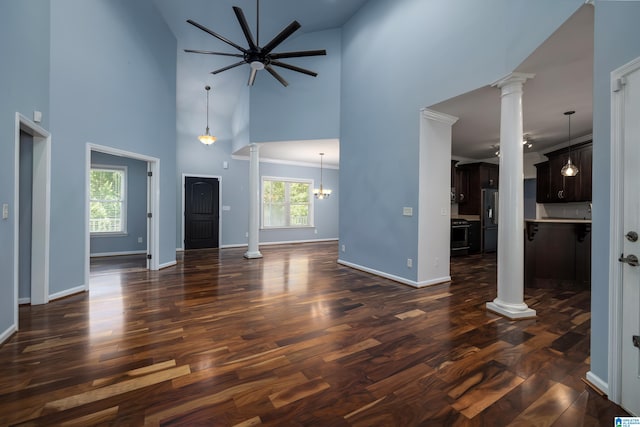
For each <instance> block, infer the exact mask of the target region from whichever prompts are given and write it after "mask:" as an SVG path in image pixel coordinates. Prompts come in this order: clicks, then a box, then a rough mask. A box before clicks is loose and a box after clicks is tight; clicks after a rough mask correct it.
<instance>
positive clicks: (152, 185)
mask: <svg viewBox="0 0 640 427" xmlns="http://www.w3.org/2000/svg"><path fill="white" fill-rule="evenodd" d="M92 153H96V155H98V154H102V155H110V156H117V157H121V158H126V159H131V160H138V161H142V162H145V163H146V174H147V179H146V217H147V219H146V245H145V246H144V247H143V251H144V252H145V253H146V258H147V259H146V268H147V269H148V270H158V269H159V261H158V258H159V248H160V245H159V234H160V227H159V221H158V213H159V211H160V202H159V199H160V186H159V182H160V177H159V175H160V159H157V158H155V157H149V156H145V155H142V154H138V153H133V152H129V151H124V150H120V149H116V148H112V147H107V146H102V145H96V144H91V143H88V144H87V148H86V165H85V168H86V175H85V176H86V182H87V186H86V195H85V209H86V214H85V221H86V224H85V252H86V256H85V290H88V289H89V282H90V266H91V262H90V259H91V232H90V221H91V212H90V203H91V195H90V191H89V190H90V189H89V177H90V176H91V167H92V161H91V158H92ZM138 234H141V233H138ZM134 237H135V238H136V239H140V237H142V236H137V235H136V236H134ZM142 243H143V244H144V239H143V242H142Z"/></svg>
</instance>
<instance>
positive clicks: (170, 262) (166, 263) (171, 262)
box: [158, 260, 178, 270]
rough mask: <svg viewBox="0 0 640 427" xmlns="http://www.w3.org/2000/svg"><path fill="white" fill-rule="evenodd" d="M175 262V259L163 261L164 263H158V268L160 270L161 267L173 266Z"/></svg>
mask: <svg viewBox="0 0 640 427" xmlns="http://www.w3.org/2000/svg"><path fill="white" fill-rule="evenodd" d="M176 264H178V262H177V261H176V260H173V261H169V262H165V263H164V264H160V265H159V266H158V270H162V269H163V268H168V267H173V266H174V265H176Z"/></svg>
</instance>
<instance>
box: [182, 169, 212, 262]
mask: <svg viewBox="0 0 640 427" xmlns="http://www.w3.org/2000/svg"><path fill="white" fill-rule="evenodd" d="M187 177H189V178H215V179H217V180H218V207H219V209H220V210H219V211H218V248H220V241H221V240H222V176H220V175H204V174H201V173H183V174H182V215H181V221H182V238H181V239H180V242H181V243H180V249H181V250H183V251H184V236H185V233H184V228H185V222H186V221H185V220H184V209H185V203H184V196H185V189H184V186H185V184H186V181H187Z"/></svg>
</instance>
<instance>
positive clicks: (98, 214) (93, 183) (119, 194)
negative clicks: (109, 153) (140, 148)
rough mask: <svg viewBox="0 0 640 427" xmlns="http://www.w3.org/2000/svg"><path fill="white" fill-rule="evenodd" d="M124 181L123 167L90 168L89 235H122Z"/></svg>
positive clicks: (125, 219) (124, 211)
mask: <svg viewBox="0 0 640 427" xmlns="http://www.w3.org/2000/svg"><path fill="white" fill-rule="evenodd" d="M126 182H127V167H126V166H98V165H93V166H91V174H90V179H89V204H90V206H89V232H90V233H91V234H92V235H100V234H126V232H127V191H126V188H127V186H126Z"/></svg>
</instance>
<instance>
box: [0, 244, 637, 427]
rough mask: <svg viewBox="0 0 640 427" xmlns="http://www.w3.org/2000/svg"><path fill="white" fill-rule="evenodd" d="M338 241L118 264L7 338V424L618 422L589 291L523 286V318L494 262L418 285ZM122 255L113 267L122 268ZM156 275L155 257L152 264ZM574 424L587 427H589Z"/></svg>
mask: <svg viewBox="0 0 640 427" xmlns="http://www.w3.org/2000/svg"><path fill="white" fill-rule="evenodd" d="M337 249H338V248H337V244H336V243H335V242H326V243H312V244H299V245H282V246H269V247H264V248H261V250H262V253H263V255H264V258H262V259H259V260H246V259H244V258H243V256H242V255H243V249H241V248H240V249H216V250H196V251H186V252H181V253H179V254H178V261H179V262H178V264H177V265H175V266H173V267H170V268H166V269H163V270H161V271H157V272H149V271H146V270H145V269H144V268H140V266H137V265H136V264H135V260H131V261H127V259H126V257H125V258H122V259H117V260H115V262H116V265H110V264H109V263H108V262H107V261H108V260H105V259H101V260H100V265H99V266H98V267H97V268H95V269H93V270H92V273H91V283H90V288H91V289H90V291H89V292H83V293H80V294H77V295H72V296H70V297H67V298H63V299H60V300H56V301H53V302H51V303H50V304H47V305H44V306H29V305H23V306H21V307H20V310H19V315H20V331H19V332H17V333H16V334H14V335H13V336H12V337H11V338H10V339H9V340H8V341H7V342H5V343H4V344H3V345H2V346H0V425H64V424H65V423H67V424H68V425H95V424H103V425H145V424H146V425H240V426H253V425H265V426H282V425H300V426H302V425H331V426H360V425H362V426H372V425H402V426H420V425H428V426H504V425H509V424H513V425H535V426H538V425H553V426H561V425H581V424H580V423H582V424H584V425H610V424H611V420H612V419H613V417H614V416H615V415H627V414H626V413H625V412H624V411H623V410H622V409H621V408H620V407H618V406H617V405H614V404H612V403H611V402H609V401H608V400H606V398H604V397H602V396H599V395H598V394H596V393H595V392H593V391H592V390H591V389H590V388H589V387H588V386H586V385H585V383H584V382H583V379H584V376H585V374H586V372H587V371H588V369H589V349H590V343H589V334H590V322H591V318H590V312H589V306H590V293H589V291H584V290H562V289H560V290H554V289H533V288H531V289H526V290H525V292H526V293H525V298H526V302H527V304H529V305H530V306H531V307H532V308H534V309H535V310H536V311H537V313H538V316H537V317H536V318H535V319H532V320H523V321H518V322H514V321H509V320H507V319H504V318H502V317H500V316H497V315H495V314H493V313H489V312H487V311H486V309H485V303H486V302H487V301H491V300H493V299H494V298H495V292H496V283H495V280H496V260H495V255H473V256H469V257H459V258H455V259H452V265H451V275H452V281H451V282H450V283H447V284H442V285H436V286H432V287H428V288H422V289H415V288H412V287H408V286H405V285H402V284H399V283H396V282H393V281H390V280H387V279H383V278H380V277H376V276H372V275H369V274H367V273H364V272H361V271H356V270H352V269H350V268H347V267H344V266H341V265H338V264H337V263H336V259H337V256H338V250H337ZM111 261H112V262H113V261H114V260H111ZM143 265H144V263H143ZM576 420H577V422H576Z"/></svg>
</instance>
